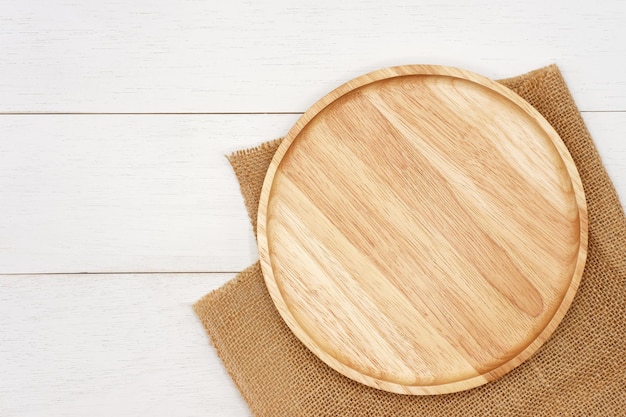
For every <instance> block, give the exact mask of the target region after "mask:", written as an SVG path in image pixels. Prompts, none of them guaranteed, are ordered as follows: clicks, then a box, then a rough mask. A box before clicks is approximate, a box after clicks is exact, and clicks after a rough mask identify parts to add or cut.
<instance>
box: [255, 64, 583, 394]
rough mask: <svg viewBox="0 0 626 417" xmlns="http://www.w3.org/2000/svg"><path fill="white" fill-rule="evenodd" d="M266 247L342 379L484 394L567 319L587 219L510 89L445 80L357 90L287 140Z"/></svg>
mask: <svg viewBox="0 0 626 417" xmlns="http://www.w3.org/2000/svg"><path fill="white" fill-rule="evenodd" d="M258 240H259V253H260V258H261V265H262V267H263V274H264V276H265V280H266V283H267V285H268V289H269V291H270V294H271V296H272V299H273V300H274V303H275V304H276V306H277V308H278V311H279V312H280V313H281V315H282V317H283V318H284V319H285V321H286V322H287V324H288V325H289V327H290V328H291V329H292V330H293V331H294V333H295V334H296V335H297V336H298V338H300V340H302V342H303V343H304V344H305V345H306V346H307V347H309V348H310V349H311V350H312V351H313V352H314V353H315V354H316V355H317V356H319V357H320V358H321V359H322V360H323V361H324V362H326V363H327V364H328V365H330V366H331V367H333V368H335V369H336V370H338V371H339V372H341V373H343V374H344V375H346V376H348V377H350V378H352V379H355V380H357V381H359V382H362V383H365V384H367V385H370V386H373V387H376V388H380V389H384V390H387V391H392V392H398V393H404V394H442V393H448V392H454V391H460V390H464V389H468V388H472V387H475V386H477V385H481V384H484V383H486V382H488V381H491V380H493V379H495V378H497V377H499V376H501V375H503V374H504V373H506V372H508V371H510V370H511V369H512V368H514V367H515V366H517V365H519V364H520V363H521V362H523V361H524V360H526V359H527V358H528V357H529V356H530V355H531V354H532V353H534V352H535V351H536V350H537V349H538V348H539V347H540V346H541V345H542V344H543V342H544V341H545V340H546V339H547V338H548V337H549V336H550V334H551V333H552V332H553V331H554V329H555V328H556V326H557V325H558V323H559V322H560V320H561V318H562V317H563V316H564V315H565V313H566V311H567V309H568V307H569V305H570V304H571V301H572V299H573V297H574V295H575V293H576V289H577V288H578V284H579V282H580V278H581V276H582V272H583V268H584V263H585V258H586V253H587V252H586V251H587V208H586V202H585V196H584V192H583V187H582V183H581V181H580V177H579V175H578V172H577V170H576V166H575V164H574V162H573V161H572V159H571V157H570V155H569V153H568V152H567V149H566V148H565V145H564V144H563V141H562V140H561V139H560V138H559V136H558V135H557V133H556V132H555V131H554V129H553V128H552V127H551V126H550V125H549V123H548V122H547V121H546V120H545V119H544V118H543V117H542V116H541V115H540V114H539V113H538V112H537V111H536V110H535V109H534V108H532V107H531V106H530V105H529V104H528V103H526V102H525V101H524V100H523V99H521V98H520V97H519V96H517V95H515V94H514V93H513V92H511V91H510V90H508V89H507V88H505V87H503V86H502V85H500V84H498V83H496V82H494V81H491V80H489V79H487V78H484V77H481V76H478V75H476V74H473V73H470V72H467V71H463V70H460V69H456V68H450V67H438V66H402V67H394V68H389V69H384V70H380V71H376V72H373V73H371V74H367V75H364V76H362V77H359V78H357V79H355V80H353V81H350V82H348V83H346V84H344V85H342V86H341V87H339V88H338V89H336V90H334V91H333V92H331V93H329V94H328V95H327V96H325V97H324V98H322V99H321V100H320V101H319V102H317V103H316V104H315V105H314V106H313V107H312V108H311V109H310V110H309V111H307V112H306V113H305V114H304V115H303V116H302V117H301V118H300V119H299V120H298V122H297V123H296V124H295V126H294V127H293V128H292V129H291V130H290V131H289V133H288V135H287V136H286V138H285V140H284V142H283V143H282V144H281V146H280V148H279V149H278V151H277V153H276V156H275V157H274V159H273V161H272V164H271V166H270V169H269V170H268V174H267V177H266V179H265V183H264V185H263V192H262V194H261V201H260V204H259V219H258Z"/></svg>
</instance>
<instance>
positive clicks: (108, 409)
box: [0, 274, 250, 417]
mask: <svg viewBox="0 0 626 417" xmlns="http://www.w3.org/2000/svg"><path fill="white" fill-rule="evenodd" d="M232 276H233V275H232V274H225V275H224V274H222V275H218V274H195V275H185V274H175V275H149V274H144V275H73V276H71V275H56V276H50V275H48V276H0V375H1V377H0V415H2V416H21V417H40V416H51V417H52V416H64V417H71V416H76V417H84V416H94V417H96V416H119V417H125V416H153V417H158V416H163V417H165V416H186V417H193V416H198V417H206V416H233V417H236V416H249V415H250V413H249V411H248V408H247V406H246V404H245V402H244V401H243V399H242V397H241V395H240V394H239V392H238V391H237V389H236V387H235V386H234V384H233V382H232V381H231V379H230V377H229V376H228V374H227V372H226V371H225V370H224V368H223V365H222V364H221V362H220V360H219V358H218V357H217V355H216V353H215V350H214V349H213V348H212V347H211V346H210V345H209V342H208V338H207V336H206V334H205V333H204V329H203V328H202V325H201V324H200V321H199V320H198V319H197V318H196V316H195V314H194V313H193V311H192V304H193V303H194V302H195V301H197V299H199V298H200V297H201V296H203V295H204V294H205V293H207V292H209V291H211V290H212V289H215V288H217V287H219V286H220V285H222V284H223V283H225V282H226V281H227V280H229V279H230V278H232Z"/></svg>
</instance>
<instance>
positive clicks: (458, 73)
mask: <svg viewBox="0 0 626 417" xmlns="http://www.w3.org/2000/svg"><path fill="white" fill-rule="evenodd" d="M425 75H438V76H448V77H454V78H461V79H465V80H469V81H472V82H474V83H477V84H480V85H482V86H484V87H487V88H489V89H491V90H492V91H495V92H496V93H498V94H500V95H501V96H503V97H504V98H506V99H508V100H509V101H511V102H513V103H514V104H516V105H517V106H518V107H519V108H520V109H521V110H522V111H523V112H525V113H527V114H528V115H529V116H531V117H532V118H533V119H534V120H535V121H536V122H537V123H538V124H539V126H540V127H541V129H542V130H543V131H544V132H545V133H546V134H547V136H548V137H549V138H550V139H551V141H552V144H553V145H554V146H555V148H556V149H557V151H558V152H559V154H560V156H561V159H562V161H563V163H564V165H565V167H566V170H567V173H568V175H569V178H570V180H571V183H572V187H573V190H574V195H575V199H576V202H577V205H578V216H579V226H580V227H579V230H580V235H579V251H578V257H577V259H576V266H575V268H574V272H573V274H572V278H571V281H570V285H569V287H568V290H567V291H566V293H565V296H564V297H563V300H562V302H561V304H560V306H559V307H558V308H557V310H556V311H555V313H554V315H553V316H552V318H551V319H550V320H549V321H548V323H547V325H546V327H545V328H544V329H543V331H542V332H541V333H540V334H539V335H538V336H537V338H536V339H534V341H533V342H531V343H530V344H529V345H528V346H527V347H526V348H525V349H523V350H522V351H521V352H520V353H519V354H518V355H517V356H515V357H514V358H512V359H511V360H509V361H508V362H505V363H503V364H501V365H500V366H498V367H497V368H495V369H492V370H491V371H489V372H486V373H484V374H481V375H477V376H474V377H472V378H468V379H464V380H458V381H453V382H448V383H444V384H440V385H402V384H397V383H394V382H389V381H385V380H380V379H377V378H373V377H371V376H368V375H364V374H362V373H360V372H358V371H357V370H355V369H353V368H350V367H349V366H347V365H345V364H344V363H342V362H340V361H338V360H337V359H336V358H334V357H333V356H331V355H330V354H328V353H327V352H325V351H324V350H323V349H321V348H320V347H319V346H318V345H317V343H316V342H315V341H314V340H313V339H311V338H310V337H309V335H308V334H307V332H306V331H305V330H303V329H302V328H301V327H300V326H299V325H298V324H297V321H296V320H295V318H294V317H293V315H292V314H291V312H290V310H289V307H288V305H287V304H286V303H285V301H284V299H283V297H282V294H281V291H280V289H279V288H278V285H277V283H276V280H275V276H274V273H273V271H272V267H271V259H270V255H269V246H268V240H267V228H266V225H267V220H268V213H267V208H268V203H269V199H270V196H271V190H272V186H273V180H274V176H275V174H276V172H277V171H278V168H279V166H280V163H281V161H282V159H283V157H284V156H285V154H286V152H287V150H288V149H289V147H290V146H291V145H292V143H293V142H294V141H295V139H296V138H297V137H298V135H299V133H300V132H301V131H302V129H303V128H304V127H305V126H306V125H307V124H308V123H309V122H310V121H311V120H312V119H313V118H314V117H315V116H316V115H317V114H319V113H320V112H321V111H323V110H324V109H325V108H326V107H327V106H329V105H330V104H331V103H333V102H334V101H336V100H337V99H339V98H340V97H342V96H344V95H346V94H348V93H350V92H352V91H353V90H355V89H357V88H360V87H363V86H365V85H368V84H371V83H375V82H378V81H381V80H385V79H389V78H395V77H402V76H425ZM587 234H588V220H587V204H586V199H585V194H584V189H583V186H582V181H581V179H580V175H579V173H578V170H577V168H576V165H575V163H574V161H573V160H572V157H571V155H570V154H569V151H568V150H567V148H566V146H565V144H564V143H563V141H562V140H561V138H560V136H559V135H558V133H557V132H556V131H555V130H554V128H553V127H552V125H550V123H548V121H547V120H546V119H545V118H544V117H543V116H542V115H541V114H540V113H539V112H538V111H537V110H536V109H535V108H534V107H532V106H531V105H530V104H529V103H528V102H527V101H526V100H524V99H523V98H522V97H520V96H519V95H517V94H516V93H515V92H513V91H511V90H510V89H508V88H507V87H505V86H504V85H502V84H499V83H497V82H496V81H493V80H491V79H489V78H486V77H484V76H482V75H479V74H476V73H473V72H471V71H467V70H463V69H460V68H455V67H448V66H441V65H403V66H396V67H389V68H384V69H380V70H377V71H374V72H371V73H368V74H365V75H362V76H360V77H357V78H355V79H353V80H351V81H348V82H347V83H345V84H343V85H341V86H339V87H338V88H336V89H335V90H333V91H331V92H330V93H328V94H327V95H325V96H324V97H322V98H321V99H320V100H319V101H317V102H316V103H315V104H314V105H313V106H311V108H309V109H308V110H307V111H306V112H305V113H304V114H303V115H302V116H301V117H300V118H299V119H298V121H297V122H296V123H295V124H294V126H293V127H292V128H291V129H290V130H289V132H288V133H287V135H286V136H285V138H284V139H283V142H282V143H281V145H280V146H279V148H278V150H277V151H276V153H275V155H274V157H273V159H272V161H271V163H270V166H269V168H268V171H267V174H266V177H265V180H264V182H263V187H262V191H261V196H260V200H259V208H258V216H257V241H258V246H259V257H260V263H261V269H262V271H263V277H264V280H265V283H266V286H267V288H268V291H269V293H270V296H271V298H272V300H273V302H274V304H275V306H276V307H277V309H278V311H279V313H280V315H281V317H282V318H283V320H284V321H285V322H286V324H287V325H288V327H289V328H290V329H291V331H292V332H293V333H294V334H295V335H296V337H297V338H298V339H299V340H300V341H301V342H302V343H304V345H305V346H306V347H307V348H308V349H310V350H311V351H312V352H313V353H314V354H315V355H316V356H317V357H318V358H320V359H321V360H322V361H323V362H325V363H326V364H327V365H328V366H330V367H331V368H333V369H335V370H336V371H338V372H340V373H341V374H343V375H345V376H347V377H348V378H351V379H353V380H355V381H358V382H360V383H363V384H365V385H368V386H370V387H374V388H378V389H382V390H385V391H389V392H395V393H399V394H410V395H431V394H444V393H451V392H457V391H462V390H466V389H470V388H474V387H477V386H480V385H483V384H485V383H487V382H489V381H492V380H494V379H496V378H498V377H500V376H502V375H504V374H506V373H507V372H509V371H511V370H512V369H513V368H515V367H517V366H518V365H520V364H521V363H522V362H524V361H525V360H526V359H528V358H529V357H530V356H531V355H532V354H533V353H535V352H536V351H537V350H538V349H539V348H540V347H541V346H542V345H543V343H545V341H546V340H547V339H548V338H549V337H550V335H551V334H552V333H553V332H554V330H555V329H556V327H557V326H558V324H559V323H560V322H561V320H562V319H563V317H564V316H565V314H566V313H567V310H568V309H569V306H570V305H571V303H572V301H573V299H574V296H575V294H576V291H577V289H578V286H579V284H580V280H581V278H582V274H583V270H584V266H585V261H586V257H587Z"/></svg>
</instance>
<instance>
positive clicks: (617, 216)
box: [194, 65, 626, 417]
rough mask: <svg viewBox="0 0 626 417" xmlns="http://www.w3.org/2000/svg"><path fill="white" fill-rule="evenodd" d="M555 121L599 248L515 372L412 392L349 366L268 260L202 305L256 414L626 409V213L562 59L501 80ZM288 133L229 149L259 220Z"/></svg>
mask: <svg viewBox="0 0 626 417" xmlns="http://www.w3.org/2000/svg"><path fill="white" fill-rule="evenodd" d="M500 82H501V83H502V84H504V85H506V86H507V87H509V88H511V89H512V90H514V91H515V92H517V93H518V94H519V95H520V96H522V97H523V98H524V99H526V100H527V101H528V102H530V103H531V104H532V105H533V106H534V107H535V108H536V109H537V110H539V112H540V113H541V114H542V115H543V116H544V117H545V118H546V119H547V120H548V121H549V122H550V123H551V124H552V125H553V126H554V128H555V129H556V131H557V132H558V133H559V135H560V136H561V138H562V139H563V141H564V142H565V144H566V146H567V148H568V149H569V151H570V153H571V154H572V157H573V158H574V161H575V162H576V165H577V166H578V170H579V172H580V176H581V178H582V181H583V185H584V188H585V193H586V197H587V204H588V209H589V254H588V257H587V264H586V267H585V272H584V275H583V278H582V282H581V285H580V288H579V290H578V294H577V296H576V298H575V300H574V302H573V304H572V306H571V308H570V310H569V312H568V313H567V315H566V316H565V318H564V319H563V321H562V322H561V324H560V325H559V327H558V328H557V330H556V331H555V332H554V334H553V335H552V337H551V338H550V339H549V340H548V341H547V342H546V343H545V345H544V346H543V347H542V348H541V349H540V350H539V351H538V352H536V353H535V354H534V355H533V356H532V357H531V358H530V359H529V360H527V361H526V362H525V363H523V364H522V365H521V366H519V367H518V368H516V369H514V370H513V371H511V372H510V373H508V374H507V375H505V376H504V377H502V378H500V379H498V380H496V381H494V382H491V383H488V384H486V385H483V386H481V387H478V388H474V389H471V390H468V391H463V392H459V393H454V394H446V395H437V396H405V395H399V394H391V393H388V392H384V391H379V390H376V389H374V388H370V387H367V386H365V385H361V384H359V383H357V382H353V381H352V380H350V379H348V378H346V377H344V376H342V375H341V374H339V373H337V372H336V371H334V370H332V369H331V368H329V367H328V366H326V365H325V364H324V363H323V362H321V361H320V360H319V359H317V357H316V356H314V355H313V354H312V353H311V352H310V351H309V350H308V349H307V348H306V347H304V345H302V344H301V343H300V341H299V340H298V339H297V338H296V337H295V336H294V335H293V334H292V333H291V331H290V330H289V329H288V328H287V326H286V325H285V324H284V322H283V320H282V319H281V317H280V315H279V314H278V312H277V310H276V309H275V307H274V305H273V303H272V300H271V298H270V296H269V294H268V292H267V290H266V288H265V284H264V281H263V276H262V274H261V269H260V267H259V263H258V262H257V263H255V264H254V265H252V266H251V267H249V268H248V269H246V270H245V271H243V272H241V273H240V274H239V275H238V276H237V277H236V278H235V279H234V280H232V281H231V282H229V283H228V284H226V285H225V286H224V287H222V288H220V289H218V290H216V291H213V292H212V293H210V294H208V295H207V296H205V297H204V298H202V299H201V300H200V301H199V302H198V303H197V304H196V305H195V307H194V308H195V311H196V313H197V315H198V317H199V318H200V320H201V321H202V323H203V325H204V327H205V328H206V331H207V333H208V334H209V337H210V340H211V341H212V344H213V346H214V347H215V349H216V350H217V354H218V355H219V357H220V358H221V359H222V361H223V363H224V366H225V367H226V369H227V370H228V372H229V373H230V375H231V377H232V378H233V380H234V381H235V383H236V384H237V386H238V387H239V389H240V391H241V393H242V394H243V397H244V398H245V400H246V401H247V402H248V404H249V406H250V409H251V410H252V413H253V414H254V415H255V416H272V417H277V416H296V417H308V416H316V417H318V416H333V417H348V416H355V417H356V416H358V417H363V416H446V417H450V416H463V417H466V416H557V415H558V416H603V417H606V416H626V220H625V218H624V212H623V210H622V207H621V205H620V203H619V200H618V197H617V195H616V193H615V189H614V188H613V184H612V183H611V181H610V179H609V177H608V176H607V174H606V171H605V169H604V167H603V165H602V162H601V161H600V158H599V156H598V153H597V151H596V149H595V146H594V144H593V142H592V140H591V137H590V136H589V132H588V131H587V128H586V127H585V124H584V122H583V120H582V118H581V116H580V113H579V112H578V110H577V108H576V105H575V104H574V102H573V100H572V97H571V95H570V93H569V91H568V89H567V86H566V84H565V82H564V80H563V78H562V77H561V74H560V72H559V70H558V68H557V67H556V66H554V65H553V66H550V67H546V68H542V69H539V70H536V71H533V72H531V73H528V74H524V75H521V76H518V77H515V78H509V79H505V80H501V81H500ZM279 143H280V141H279V140H277V141H272V142H268V143H265V144H263V145H261V146H259V147H257V148H254V149H248V150H243V151H239V152H236V153H235V154H233V155H231V156H230V157H229V160H230V162H231V164H232V166H233V168H234V169H235V173H236V175H237V178H238V179H239V183H240V186H241V192H242V194H243V197H244V200H245V204H246V207H247V209H248V213H249V215H250V219H251V220H252V224H253V226H254V229H255V230H256V216H257V205H258V202H259V195H260V191H261V186H262V183H263V178H264V176H265V172H266V170H267V168H268V165H269V163H270V160H271V159H272V156H273V154H274V152H275V151H276V148H277V147H278V145H279Z"/></svg>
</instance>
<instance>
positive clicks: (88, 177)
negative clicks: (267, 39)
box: [0, 113, 626, 273]
mask: <svg viewBox="0 0 626 417" xmlns="http://www.w3.org/2000/svg"><path fill="white" fill-rule="evenodd" d="M584 116H585V119H586V120H587V122H588V124H589V128H590V129H591V132H592V133H593V135H594V137H595V141H596V143H597V145H598V148H599V149H600V152H601V155H602V156H603V158H604V162H605V164H606V165H607V168H608V170H609V172H610V174H611V176H612V178H613V180H614V182H615V185H616V187H617V189H618V191H619V193H620V194H621V196H622V203H624V199H625V198H626V197H625V196H626V141H624V140H623V135H624V132H625V131H626V113H586V114H585V115H584ZM296 118H297V115H169V116H137V115H135V116H119V115H116V116H102V115H100V116H87V115H83V116H78V115H74V116H70V115H55V116H41V115H38V116H32V115H30V116H0V132H2V136H3V138H2V140H0V202H1V204H2V216H0V273H50V272H164V271H165V272H167V271H171V272H193V271H204V272H219V271H239V270H242V269H243V268H245V267H246V266H248V265H249V264H250V263H252V262H253V261H254V260H256V259H257V258H258V256H257V253H256V245H255V243H254V240H253V237H252V236H253V234H252V230H251V226H250V224H249V221H248V217H247V214H246V212H245V210H244V205H243V201H242V198H241V195H240V192H239V187H238V186H237V182H236V179H235V176H234V174H233V173H232V169H231V167H230V166H229V164H228V162H227V160H226V158H224V154H227V153H230V152H231V151H233V150H236V149H239V148H243V147H249V146H253V145H256V144H258V143H260V142H262V141H265V140H269V139H271V138H274V137H278V136H280V135H282V134H284V132H286V131H287V130H288V128H289V127H290V126H291V125H292V124H293V123H294V122H295V120H296Z"/></svg>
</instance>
